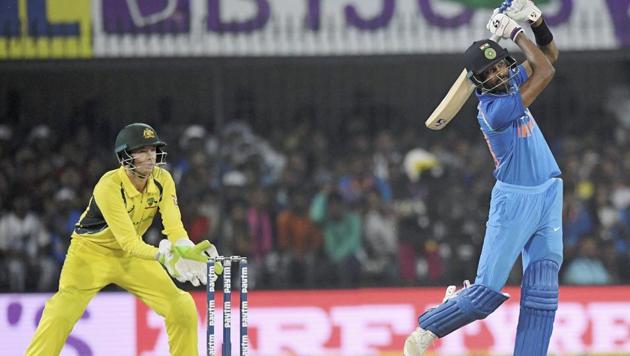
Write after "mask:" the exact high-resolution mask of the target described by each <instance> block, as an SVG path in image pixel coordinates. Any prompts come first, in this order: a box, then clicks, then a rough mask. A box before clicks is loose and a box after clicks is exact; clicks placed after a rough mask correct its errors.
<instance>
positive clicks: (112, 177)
mask: <svg viewBox="0 0 630 356" xmlns="http://www.w3.org/2000/svg"><path fill="white" fill-rule="evenodd" d="M158 210H159V211H160V214H161V216H162V225H163V226H164V230H163V231H162V233H163V234H165V235H166V236H167V237H168V238H169V240H171V241H173V242H175V241H176V240H179V239H180V238H187V237H188V234H187V233H186V230H184V225H183V224H182V220H181V214H180V212H179V207H178V206H177V194H176V191H175V182H174V181H173V177H172V176H171V174H170V173H169V172H168V171H167V170H165V169H163V168H160V167H155V168H154V169H153V173H152V174H151V176H149V179H148V181H147V185H146V187H145V189H144V192H142V193H141V192H139V191H138V190H137V189H136V188H135V187H134V186H133V184H132V183H131V180H130V179H129V177H128V176H127V173H126V172H125V168H124V167H122V166H121V167H120V168H119V169H115V170H112V171H109V172H107V173H105V174H104V175H103V176H102V177H101V179H100V180H99V181H98V183H97V184H96V186H95V187H94V192H93V194H92V197H91V198H90V202H89V203H88V206H87V208H86V209H85V211H84V212H83V214H81V218H80V219H79V222H78V223H77V224H76V225H75V228H74V233H73V234H72V238H75V239H85V240H88V241H91V242H93V243H95V244H97V245H99V246H101V247H104V249H106V250H111V251H112V252H113V253H116V252H118V253H120V252H121V251H123V252H126V253H128V254H130V255H132V256H137V257H140V258H144V259H155V255H156V254H157V252H158V249H157V248H156V247H154V246H151V245H149V244H147V243H145V242H144V241H143V240H142V235H144V233H145V232H146V231H147V229H148V228H149V226H151V223H152V221H153V217H154V216H155V214H156V213H157V211H158Z"/></svg>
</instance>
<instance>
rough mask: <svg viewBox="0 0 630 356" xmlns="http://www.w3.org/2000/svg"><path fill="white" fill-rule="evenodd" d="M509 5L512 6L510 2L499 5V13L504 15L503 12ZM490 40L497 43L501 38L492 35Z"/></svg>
mask: <svg viewBox="0 0 630 356" xmlns="http://www.w3.org/2000/svg"><path fill="white" fill-rule="evenodd" d="M511 5H512V0H504V1H503V3H501V6H500V7H499V12H500V13H504V12H505V10H507V9H508V7H510V6H511ZM490 39H491V40H493V41H494V42H497V43H498V42H499V41H500V40H501V37H499V36H497V35H492V36H490Z"/></svg>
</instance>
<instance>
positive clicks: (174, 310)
mask: <svg viewBox="0 0 630 356" xmlns="http://www.w3.org/2000/svg"><path fill="white" fill-rule="evenodd" d="M111 283H114V284H116V285H118V286H120V287H122V288H124V289H126V290H128V291H129V292H131V293H133V294H134V295H135V296H137V297H138V298H140V299H141V300H142V301H143V302H144V303H145V304H146V305H147V306H148V307H149V308H151V309H153V310H154V311H155V312H156V313H158V314H159V315H161V316H162V317H164V318H165V320H166V332H167V334H168V342H169V346H170V352H171V355H185V356H190V355H193V356H194V355H197V309H196V308H195V303H194V302H193V299H192V296H191V295H190V294H189V293H187V292H185V291H182V290H181V289H179V288H177V286H175V284H174V283H173V280H172V279H171V278H170V276H169V275H168V273H167V272H166V271H165V270H164V269H163V268H162V266H161V265H160V263H159V262H157V261H150V260H143V259H140V258H137V257H131V256H128V255H126V254H125V253H123V252H122V251H112V250H110V249H107V248H104V247H101V246H99V245H97V244H94V243H92V242H89V241H85V240H79V239H72V242H71V244H70V248H69V249H68V254H67V256H66V261H65V262H64V264H63V269H62V270H61V277H60V280H59V291H58V292H57V293H55V295H53V296H52V298H50V300H48V301H47V302H46V307H45V309H44V314H43V315H42V319H41V321H40V323H39V326H38V327H37V330H36V331H35V336H33V340H32V341H31V344H30V345H29V347H28V349H27V350H26V355H27V356H31V355H42V356H51V355H58V354H59V353H60V352H61V349H62V348H63V345H64V344H65V342H66V339H67V338H68V335H69V334H70V332H71V331H72V328H73V327H74V324H75V323H76V322H77V321H78V320H79V318H80V317H81V315H83V312H84V310H85V308H86V307H87V304H88V303H89V302H90V300H91V299H92V297H94V295H95V294H96V293H97V292H98V291H99V290H100V289H102V288H103V287H105V286H106V285H108V284H111Z"/></svg>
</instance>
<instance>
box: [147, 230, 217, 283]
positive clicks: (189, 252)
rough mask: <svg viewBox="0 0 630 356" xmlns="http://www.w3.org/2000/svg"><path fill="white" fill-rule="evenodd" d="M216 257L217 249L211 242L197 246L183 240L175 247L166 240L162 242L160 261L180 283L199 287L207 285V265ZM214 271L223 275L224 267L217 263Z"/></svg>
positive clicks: (204, 242) (203, 242) (187, 240)
mask: <svg viewBox="0 0 630 356" xmlns="http://www.w3.org/2000/svg"><path fill="white" fill-rule="evenodd" d="M216 256H218V253H217V249H216V247H214V245H212V244H211V243H210V242H209V241H202V242H200V243H198V244H197V245H195V244H193V242H192V241H190V240H189V239H186V238H183V239H180V240H178V241H177V242H176V243H175V246H173V245H172V243H171V242H170V241H169V240H167V239H164V240H162V241H161V242H160V253H159V256H158V260H159V261H160V263H162V265H164V267H166V270H167V271H168V273H169V274H170V275H171V276H173V277H174V278H175V279H177V280H178V281H180V282H186V281H188V282H190V283H192V284H193V285H194V286H199V284H200V283H202V284H204V285H205V284H207V281H208V276H207V269H206V267H207V263H208V261H209V259H210V257H216ZM214 270H215V273H216V274H217V275H218V274H221V273H223V265H222V264H221V263H220V262H215V264H214ZM215 278H216V275H215Z"/></svg>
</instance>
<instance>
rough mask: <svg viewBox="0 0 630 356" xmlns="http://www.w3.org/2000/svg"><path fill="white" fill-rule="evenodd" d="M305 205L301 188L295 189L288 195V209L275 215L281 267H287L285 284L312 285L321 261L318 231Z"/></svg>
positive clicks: (282, 268) (284, 268)
mask: <svg viewBox="0 0 630 356" xmlns="http://www.w3.org/2000/svg"><path fill="white" fill-rule="evenodd" d="M307 208H308V202H307V197H306V195H305V194H304V192H302V191H295V192H293V193H291V194H290V195H289V207H288V209H286V210H284V211H283V212H281V213H280V214H279V215H278V218H277V227H278V250H279V253H280V255H281V257H280V260H281V265H282V267H281V268H280V271H286V272H285V273H286V274H287V276H286V278H287V282H288V284H285V285H286V286H287V287H289V286H291V287H293V286H307V287H313V286H314V280H315V279H314V278H315V269H316V268H317V266H319V265H320V261H319V253H320V248H321V246H322V236H321V231H320V230H319V228H318V227H317V226H316V225H315V224H314V223H313V222H312V221H311V220H310V218H309V217H308V211H307ZM283 284H284V283H283Z"/></svg>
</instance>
